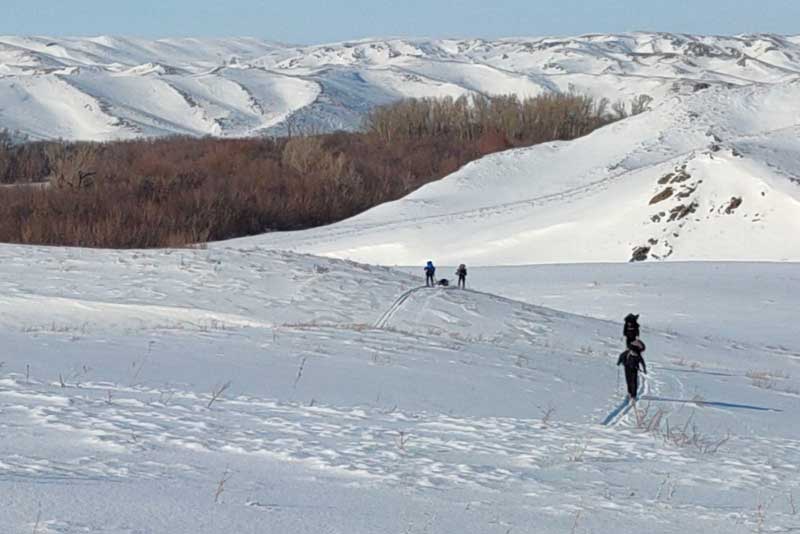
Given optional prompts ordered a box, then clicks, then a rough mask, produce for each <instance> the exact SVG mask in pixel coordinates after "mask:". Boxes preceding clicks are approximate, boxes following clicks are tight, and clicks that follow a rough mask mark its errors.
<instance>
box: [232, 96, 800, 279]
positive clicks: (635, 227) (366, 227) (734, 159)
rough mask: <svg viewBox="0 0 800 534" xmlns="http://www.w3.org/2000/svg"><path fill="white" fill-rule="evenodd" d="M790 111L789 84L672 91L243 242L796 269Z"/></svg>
mask: <svg viewBox="0 0 800 534" xmlns="http://www.w3.org/2000/svg"><path fill="white" fill-rule="evenodd" d="M798 102H800V81H789V82H784V83H779V84H777V83H776V84H757V85H748V86H744V87H727V86H713V87H709V88H705V89H701V90H698V91H696V92H691V93H687V94H674V95H670V96H669V97H667V98H665V99H664V100H663V101H662V102H661V103H660V104H658V105H656V106H655V107H654V108H653V109H652V110H651V111H648V112H645V113H643V114H641V115H638V116H635V117H631V118H628V119H626V120H623V121H620V122H617V123H614V124H612V125H610V126H607V127H605V128H602V129H600V130H597V131H595V132H594V133H592V134H591V135H589V136H586V137H584V138H581V139H577V140H574V141H570V142H557V143H548V144H544V145H538V146H534V147H530V148H526V149H521V150H512V151H508V152H504V153H499V154H495V155H492V156H489V157H486V158H484V159H482V160H479V161H476V162H473V163H471V164H469V165H467V166H466V167H464V168H463V169H461V170H460V171H458V172H456V173H455V174H453V175H451V176H449V177H447V178H445V179H443V180H440V181H438V182H435V183H432V184H429V185H428V186H426V187H423V188H422V189H420V190H418V191H416V192H414V193H412V194H411V195H409V196H408V197H406V198H404V199H401V200H399V201H396V202H392V203H388V204H384V205H381V206H378V207H376V208H373V209H371V210H369V211H367V212H365V213H363V214H361V215H359V216H356V217H354V218H352V219H350V220H348V221H344V222H341V223H338V224H334V225H332V226H329V227H326V228H317V229H312V230H307V231H303V232H292V233H284V234H270V235H264V236H259V237H255V238H249V239H245V240H243V241H242V242H243V243H244V244H245V245H246V246H251V245H253V244H258V245H261V246H266V247H270V248H277V249H291V250H296V251H302V252H309V253H314V254H323V255H329V256H334V257H341V258H349V259H354V260H358V261H364V262H369V263H379V264H384V265H422V263H423V262H424V261H425V260H427V259H429V258H433V259H435V260H438V262H440V263H443V264H450V265H457V264H458V263H462V262H466V263H468V264H480V265H524V264H531V263H570V262H603V261H610V262H619V261H628V260H632V259H635V260H645V259H671V260H676V259H677V260H756V261H758V260H761V261H785V260H794V261H797V260H800V240H798V239H796V238H795V236H797V235H798V234H800V105H798Z"/></svg>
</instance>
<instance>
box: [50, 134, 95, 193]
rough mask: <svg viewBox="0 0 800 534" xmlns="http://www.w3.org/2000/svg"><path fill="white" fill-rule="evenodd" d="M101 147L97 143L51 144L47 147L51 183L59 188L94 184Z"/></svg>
mask: <svg viewBox="0 0 800 534" xmlns="http://www.w3.org/2000/svg"><path fill="white" fill-rule="evenodd" d="M98 152H99V147H98V145H97V144H96V143H78V144H73V145H66V144H64V143H54V144H50V145H48V146H47V147H46V148H45V154H46V156H47V159H48V162H49V165H50V169H51V175H50V183H51V184H52V185H53V186H54V187H57V188H59V189H66V188H70V189H84V188H86V187H90V186H91V185H92V184H93V177H94V176H95V175H96V174H97V171H96V170H94V169H95V166H96V164H97V158H98Z"/></svg>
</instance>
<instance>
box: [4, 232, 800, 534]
mask: <svg viewBox="0 0 800 534" xmlns="http://www.w3.org/2000/svg"><path fill="white" fill-rule="evenodd" d="M665 267H666V266H663V265H647V264H645V265H635V266H628V265H617V266H606V267H604V270H603V273H598V270H597V269H596V268H595V267H593V266H572V267H569V268H568V269H567V268H563V267H561V268H558V267H548V268H516V269H512V270H497V269H488V270H482V269H474V270H473V271H472V272H471V275H470V283H471V284H472V283H475V284H476V287H477V288H478V289H480V291H458V290H428V289H418V284H419V278H418V277H417V276H410V275H408V274H403V273H401V272H396V271H392V270H389V269H386V268H380V267H370V266H366V265H360V264H354V263H349V262H343V261H338V260H331V259H324V258H315V257H312V256H298V255H294V254H290V253H280V252H267V251H264V250H262V249H242V248H241V247H238V246H226V247H220V248H215V249H209V250H191V249H185V250H166V251H146V252H139V251H93V250H79V249H75V250H68V249H54V248H31V247H18V246H3V247H0V272H2V275H3V276H2V277H0V280H2V282H0V287H1V288H2V291H0V295H2V297H0V325H2V329H1V330H2V332H1V333H0V335H1V336H2V342H3V347H4V355H3V357H2V364H0V425H2V430H3V432H2V433H1V434H0V499H2V502H3V503H4V506H2V507H0V525H2V526H3V529H2V530H3V531H4V532H13V533H17V532H20V533H23V532H39V533H44V532H52V533H68V534H76V533H87V532H88V533H95V532H97V533H99V532H102V533H104V534H118V533H120V534H122V533H124V534H131V533H134V532H136V533H141V532H148V533H149V532H153V533H156V532H170V533H174V534H183V533H186V534H188V533H209V534H210V533H219V532H236V533H241V534H247V533H259V534H261V533H275V534H278V533H285V532H295V533H318V532H347V533H350V534H360V533H364V534H367V533H369V534H375V533H387V534H388V533H396V532H408V533H446V532H464V533H486V532H498V533H505V532H509V531H510V532H542V533H550V532H552V533H560V532H609V531H614V532H622V533H626V532H641V531H643V530H645V529H647V530H648V531H653V532H665V533H667V532H682V533H685V532H696V531H703V532H709V533H723V532H725V533H745V532H753V531H758V530H761V531H764V532H767V531H772V530H774V531H790V530H791V529H793V528H796V527H797V525H798V515H797V512H796V505H795V502H796V498H797V495H798V490H800V488H798V486H797V481H798V474H800V473H798V470H799V469H800V467H799V466H800V429H798V427H797V425H796V424H795V419H796V411H797V408H798V406H799V404H798V402H799V400H800V397H799V396H798V395H799V394H798V388H800V381H798V378H797V377H798V376H800V375H798V373H800V368H798V366H800V359H799V357H798V355H800V345H798V343H797V339H792V338H791V337H790V336H786V337H785V338H779V339H771V337H772V336H771V335H770V332H771V331H772V330H771V329H772V328H774V325H784V326H785V327H787V328H788V325H789V322H790V318H789V317H787V314H786V310H788V309H789V307H790V306H792V307H793V306H794V303H795V301H796V299H797V297H798V295H800V278H798V276H797V270H796V267H794V266H789V265H769V264H760V265H735V264H733V265H715V264H704V265H701V264H693V265H683V264H672V265H670V266H669V267H670V268H669V273H668V275H667V276H664V268H665ZM542 269H546V272H545V271H542ZM720 270H722V271H724V273H725V275H724V276H723V277H720V276H719V272H720ZM533 277H539V278H541V279H543V280H547V281H548V284H549V287H548V284H545V285H544V286H539V287H535V286H534V289H531V287H527V288H525V290H524V291H520V284H519V280H520V279H526V278H533ZM759 278H761V279H763V280H770V281H773V282H776V281H779V282H776V284H777V285H774V287H773V285H768V286H766V287H762V284H760V283H755V284H754V283H753V281H754V280H758V279H759ZM619 280H624V281H625V283H624V284H623V283H620V282H615V281H619ZM681 280H687V281H688V282H689V284H688V286H687V287H686V288H682V287H681V284H680V281H681ZM488 282H491V285H489V284H488ZM484 283H486V285H480V284H484ZM615 284H616V285H615ZM696 285H697V286H702V288H703V290H702V291H701V292H694V291H692V290H691V288H692V287H694V286H696ZM676 286H677V287H676ZM731 286H734V287H736V288H738V290H739V297H740V298H741V300H743V301H745V302H748V303H751V304H750V305H751V306H757V304H756V303H758V302H760V300H761V299H769V300H770V301H771V303H772V305H771V306H767V307H764V308H763V309H762V310H761V312H760V313H753V314H752V315H751V317H750V320H749V321H748V322H746V323H742V322H741V321H740V317H739V316H740V315H741V314H742V313H743V312H746V311H747V310H742V309H741V308H736V307H729V306H727V303H728V302H730V298H731V296H730V288H731ZM581 287H585V288H589V290H588V291H581V290H580V288H581ZM553 288H559V289H556V290H555V291H554V290H553ZM676 291H678V292H681V295H682V297H683V298H682V299H677V298H667V299H665V300H664V301H663V302H661V303H660V304H659V303H658V302H657V301H655V300H654V299H653V295H654V294H660V293H663V294H672V293H675V292H676ZM553 292H556V293H558V294H560V295H561V296H562V298H561V300H558V301H557V304H558V305H559V306H561V305H563V307H564V308H568V309H570V310H571V311H572V312H573V313H568V312H565V311H557V310H556V309H554V307H548V306H541V305H540V303H542V302H547V300H548V299H549V298H550V297H549V295H552V293H553ZM508 297H513V298H516V299H520V300H513V299H510V298H508ZM523 301H526V302H523ZM713 302H717V303H718V306H717V309H716V310H713V311H710V310H709V303H713ZM637 309H638V310H640V311H644V314H643V316H642V318H643V321H644V326H645V328H644V330H643V335H644V336H645V340H646V342H647V344H648V351H647V353H646V357H647V360H648V364H649V378H648V380H647V381H646V382H645V383H644V386H643V390H642V392H643V395H644V397H643V399H642V401H641V402H640V404H639V408H638V409H637V410H632V409H631V408H630V407H629V406H628V405H626V404H625V403H624V402H623V401H622V399H623V396H622V390H621V385H620V384H619V382H618V375H617V369H616V368H615V366H614V363H615V361H616V356H617V354H618V353H619V351H620V345H621V341H620V330H621V325H620V324H619V322H618V319H619V318H620V317H621V316H623V315H624V314H626V313H627V312H628V311H634V310H637ZM679 314H683V315H682V316H683V317H685V322H684V323H680V322H677V323H676V322H674V321H671V318H674V317H677V316H679ZM592 315H593V316H592ZM689 323H694V324H701V323H702V324H704V325H705V328H703V329H701V328H699V327H697V328H685V329H684V328H683V327H682V326H681V324H684V325H685V324H689ZM667 326H669V328H667ZM228 381H230V386H229V387H228V388H227V389H225V390H224V391H223V392H222V393H221V395H220V396H219V398H218V399H217V400H216V401H214V402H211V403H210V401H211V392H212V391H213V390H215V389H218V388H219V387H220V386H222V385H224V384H225V383H226V382H228ZM659 408H661V409H663V410H665V412H664V413H663V415H662V423H661V424H660V425H657V424H656V422H655V421H654V419H653V416H654V415H656V414H657V413H658V412H657V410H658V409H659ZM666 420H668V421H669V425H670V426H669V428H670V431H669V433H667V430H666V429H667V425H666ZM684 437H685V438H688V441H686V439H684Z"/></svg>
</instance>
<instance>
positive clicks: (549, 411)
mask: <svg viewBox="0 0 800 534" xmlns="http://www.w3.org/2000/svg"><path fill="white" fill-rule="evenodd" d="M554 413H556V409H555V406H553V405H552V404H550V405H548V406H547V408H545V409H544V410H542V426H543V427H547V426H548V425H549V424H550V420H551V418H552V417H553V414H554Z"/></svg>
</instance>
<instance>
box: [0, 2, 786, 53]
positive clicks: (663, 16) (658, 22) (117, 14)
mask: <svg viewBox="0 0 800 534" xmlns="http://www.w3.org/2000/svg"><path fill="white" fill-rule="evenodd" d="M635 30H659V31H674V32H686V33H713V34H736V33H755V32H775V33H789V34H800V0H649V1H648V0H0V34H26V35H30V34H37V35H39V34H47V35H55V36H63V35H99V34H122V35H136V36H144V37H164V36H197V37H208V36H213V37H219V36H252V37H261V38H265V39H272V40H276V41H284V42H292V43H320V42H329V41H338V40H345V39H353V38H358V37H377V36H419V37H428V36H431V37H487V38H492V37H501V36H536V35H571V34H579V33H592V32H604V33H605V32H624V31H635Z"/></svg>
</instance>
